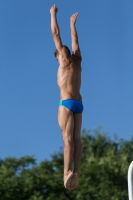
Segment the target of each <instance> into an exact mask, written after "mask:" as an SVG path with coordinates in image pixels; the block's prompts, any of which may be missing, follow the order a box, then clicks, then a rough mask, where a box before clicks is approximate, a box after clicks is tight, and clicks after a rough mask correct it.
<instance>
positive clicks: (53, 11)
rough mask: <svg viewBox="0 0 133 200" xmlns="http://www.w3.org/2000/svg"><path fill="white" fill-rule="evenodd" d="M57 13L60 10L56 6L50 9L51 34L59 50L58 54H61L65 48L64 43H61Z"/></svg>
mask: <svg viewBox="0 0 133 200" xmlns="http://www.w3.org/2000/svg"><path fill="white" fill-rule="evenodd" d="M57 11H58V8H57V7H56V5H55V4H54V5H53V6H52V7H51V9H50V14H51V32H52V36H53V39H54V43H55V46H56V49H57V50H58V52H60V51H61V49H62V47H63V46H62V42H61V38H60V30H59V27H58V23H57V17H56V13H57Z"/></svg>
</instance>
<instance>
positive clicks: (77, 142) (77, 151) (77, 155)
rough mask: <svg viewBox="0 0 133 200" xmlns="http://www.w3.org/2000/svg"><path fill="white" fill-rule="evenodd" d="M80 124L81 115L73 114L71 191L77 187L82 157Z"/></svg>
mask: <svg viewBox="0 0 133 200" xmlns="http://www.w3.org/2000/svg"><path fill="white" fill-rule="evenodd" d="M81 123H82V113H79V114H74V133H73V140H74V170H73V173H74V175H73V177H72V181H71V186H70V188H71V190H73V189H74V188H76V187H77V186H78V169H79V165H80V160H81V156H82V144H81V139H80V131H81Z"/></svg>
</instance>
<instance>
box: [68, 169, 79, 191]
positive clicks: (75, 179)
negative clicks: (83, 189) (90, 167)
mask: <svg viewBox="0 0 133 200" xmlns="http://www.w3.org/2000/svg"><path fill="white" fill-rule="evenodd" d="M77 187H78V174H77V173H73V176H72V177H71V182H70V187H69V188H70V190H74V189H75V188H77Z"/></svg>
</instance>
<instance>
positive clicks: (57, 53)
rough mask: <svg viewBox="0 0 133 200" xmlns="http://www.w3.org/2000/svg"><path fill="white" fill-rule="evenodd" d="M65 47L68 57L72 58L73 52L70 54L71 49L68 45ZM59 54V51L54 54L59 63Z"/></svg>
mask: <svg viewBox="0 0 133 200" xmlns="http://www.w3.org/2000/svg"><path fill="white" fill-rule="evenodd" d="M63 47H65V50H66V53H67V56H70V55H71V52H70V49H69V48H68V47H67V46H66V45H63ZM59 55H60V54H59V52H58V50H57V49H56V50H55V52H54V56H55V57H56V59H57V60H58V61H59Z"/></svg>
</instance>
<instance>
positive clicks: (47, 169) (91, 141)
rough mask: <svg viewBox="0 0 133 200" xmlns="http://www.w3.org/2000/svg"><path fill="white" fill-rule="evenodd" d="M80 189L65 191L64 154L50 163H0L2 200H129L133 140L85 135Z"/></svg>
mask: <svg viewBox="0 0 133 200" xmlns="http://www.w3.org/2000/svg"><path fill="white" fill-rule="evenodd" d="M82 144H83V156H82V161H81V166H80V170H79V187H78V188H77V189H75V190H74V191H68V190H66V189H65V188H64V187H63V154H62V150H60V152H59V153H57V154H54V155H53V156H52V159H51V160H50V161H48V160H45V161H43V162H41V163H40V164H36V160H35V159H34V158H33V157H29V156H27V157H22V158H20V159H16V158H6V159H5V160H1V161H0V200H101V199H104V200H127V199H128V190H127V171H128V167H129V164H130V163H131V161H132V159H133V139H131V141H125V140H123V139H118V138H115V139H113V140H112V139H110V138H109V137H108V136H107V134H106V133H104V131H103V130H102V129H97V130H94V131H85V130H83V131H82Z"/></svg>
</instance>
